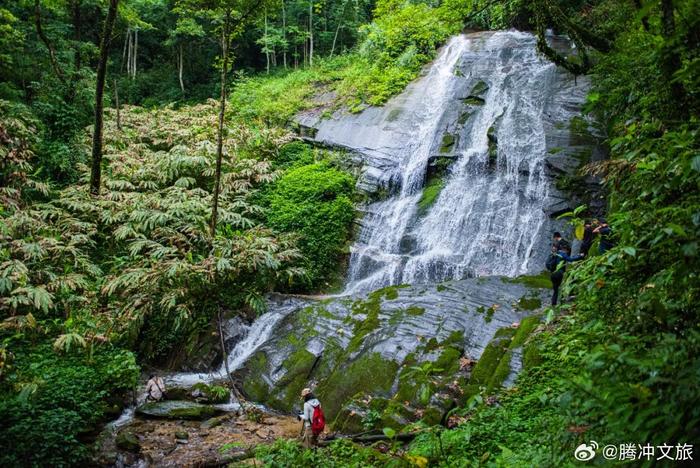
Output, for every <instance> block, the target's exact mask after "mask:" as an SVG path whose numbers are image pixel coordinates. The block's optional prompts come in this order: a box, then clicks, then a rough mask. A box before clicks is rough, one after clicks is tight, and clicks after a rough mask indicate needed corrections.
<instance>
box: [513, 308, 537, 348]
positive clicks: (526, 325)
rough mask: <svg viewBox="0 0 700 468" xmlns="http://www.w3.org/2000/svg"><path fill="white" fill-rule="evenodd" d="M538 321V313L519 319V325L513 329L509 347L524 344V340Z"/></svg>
mask: <svg viewBox="0 0 700 468" xmlns="http://www.w3.org/2000/svg"><path fill="white" fill-rule="evenodd" d="M538 323H540V316H539V315H531V316H530V317H525V318H524V319H522V320H521V321H520V326H519V327H518V329H517V330H516V331H515V334H514V335H513V339H512V340H511V342H510V348H511V349H515V348H518V347H520V346H522V345H523V344H525V340H527V338H528V336H530V334H531V333H532V331H533V330H534V329H535V327H537V324H538Z"/></svg>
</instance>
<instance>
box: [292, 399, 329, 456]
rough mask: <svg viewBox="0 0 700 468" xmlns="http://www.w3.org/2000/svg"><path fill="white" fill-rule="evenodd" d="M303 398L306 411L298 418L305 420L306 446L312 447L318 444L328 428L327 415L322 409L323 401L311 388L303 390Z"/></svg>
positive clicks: (304, 439) (304, 437) (304, 438)
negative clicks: (319, 437)
mask: <svg viewBox="0 0 700 468" xmlns="http://www.w3.org/2000/svg"><path fill="white" fill-rule="evenodd" d="M301 398H302V400H304V412H303V413H302V414H300V415H299V416H298V418H299V420H300V421H303V422H304V436H303V441H304V447H306V448H311V447H313V446H316V445H318V436H319V435H321V433H323V430H324V429H325V428H326V417H325V416H324V414H323V409H321V402H320V401H318V398H316V397H315V396H314V394H313V393H312V392H311V389H310V388H305V389H304V390H302V391H301Z"/></svg>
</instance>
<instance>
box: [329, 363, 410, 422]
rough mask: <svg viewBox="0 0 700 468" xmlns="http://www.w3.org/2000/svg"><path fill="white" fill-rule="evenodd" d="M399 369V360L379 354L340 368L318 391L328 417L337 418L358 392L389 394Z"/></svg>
mask: <svg viewBox="0 0 700 468" xmlns="http://www.w3.org/2000/svg"><path fill="white" fill-rule="evenodd" d="M398 368H399V365H398V364H397V363H396V362H394V361H392V360H387V359H383V358H382V356H381V355H380V354H379V353H372V354H369V355H365V356H361V357H360V358H359V359H357V360H355V361H354V362H352V363H350V364H349V365H347V366H342V367H339V368H337V369H336V370H335V371H334V372H333V373H332V374H331V375H330V376H328V378H327V379H325V380H324V382H323V383H322V384H320V385H319V387H318V390H317V393H318V394H319V397H320V398H321V400H322V401H323V404H324V405H325V412H326V414H327V415H328V416H327V417H329V418H333V417H334V416H335V415H336V414H337V412H338V410H339V409H340V408H341V406H342V405H343V403H344V402H345V401H348V400H349V399H351V398H352V397H353V396H355V395H357V394H358V393H361V392H363V393H367V394H380V395H381V394H387V393H388V392H389V391H390V390H391V386H392V384H393V383H394V377H395V376H396V373H397V371H398Z"/></svg>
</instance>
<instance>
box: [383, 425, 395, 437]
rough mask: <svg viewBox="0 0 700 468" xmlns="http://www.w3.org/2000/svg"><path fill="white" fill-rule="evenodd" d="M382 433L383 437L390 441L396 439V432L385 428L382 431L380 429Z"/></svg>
mask: <svg viewBox="0 0 700 468" xmlns="http://www.w3.org/2000/svg"><path fill="white" fill-rule="evenodd" d="M382 432H383V433H384V435H385V436H387V437H388V438H390V439H393V438H394V437H396V431H395V430H394V429H392V428H390V427H385V428H384V429H382Z"/></svg>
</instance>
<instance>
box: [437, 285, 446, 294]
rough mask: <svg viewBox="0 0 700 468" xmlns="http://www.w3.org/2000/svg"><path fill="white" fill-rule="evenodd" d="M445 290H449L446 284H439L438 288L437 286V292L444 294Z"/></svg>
mask: <svg viewBox="0 0 700 468" xmlns="http://www.w3.org/2000/svg"><path fill="white" fill-rule="evenodd" d="M445 289H447V286H445V285H444V284H438V285H437V286H435V290H437V292H443V291H444V290H445Z"/></svg>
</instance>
